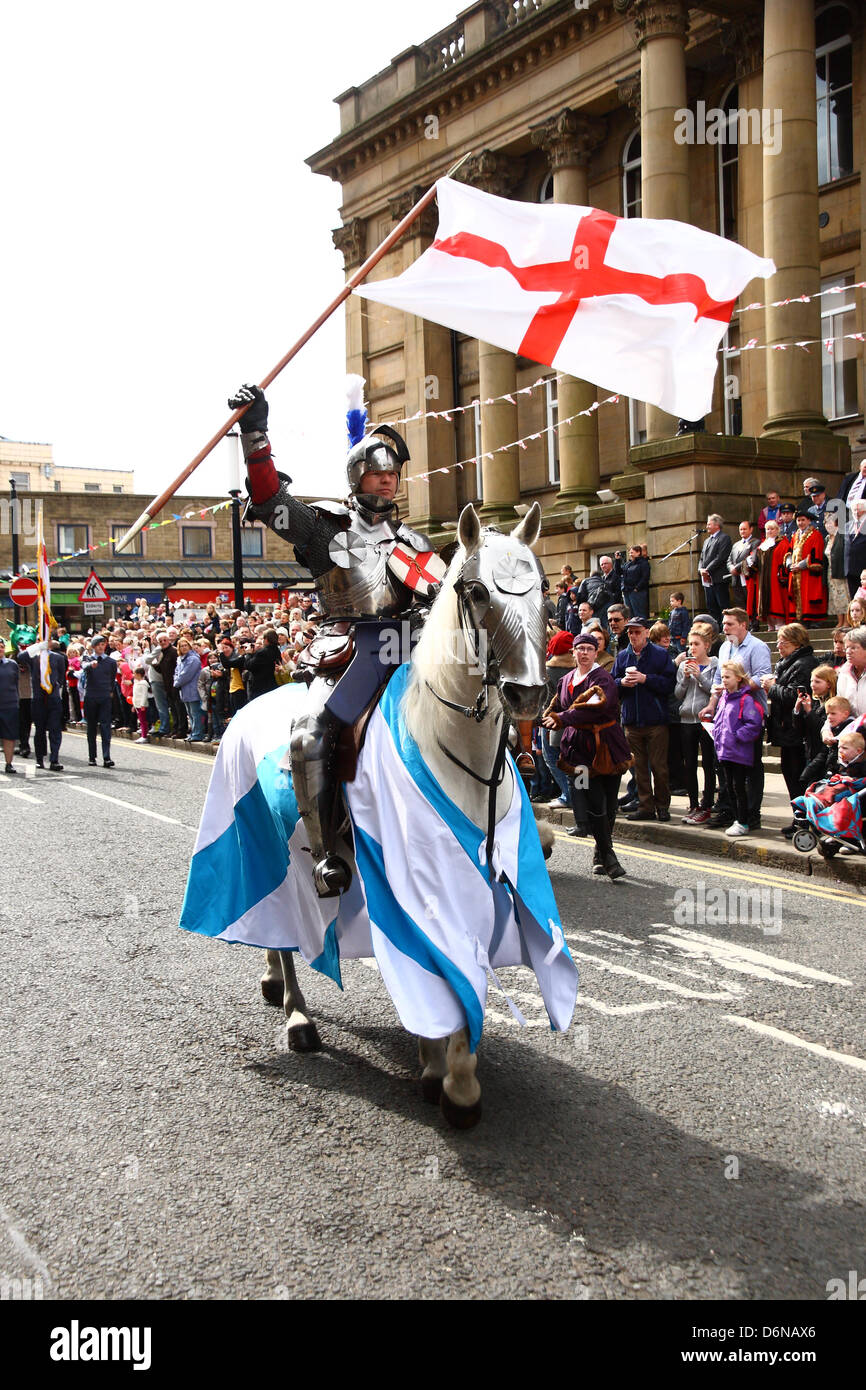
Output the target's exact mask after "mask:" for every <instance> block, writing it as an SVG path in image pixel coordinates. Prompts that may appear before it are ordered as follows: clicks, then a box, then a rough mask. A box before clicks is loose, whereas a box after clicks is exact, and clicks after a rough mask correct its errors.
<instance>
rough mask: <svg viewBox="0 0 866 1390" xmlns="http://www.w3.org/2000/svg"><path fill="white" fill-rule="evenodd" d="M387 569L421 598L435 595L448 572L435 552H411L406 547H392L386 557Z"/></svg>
mask: <svg viewBox="0 0 866 1390" xmlns="http://www.w3.org/2000/svg"><path fill="white" fill-rule="evenodd" d="M388 568H389V569H390V570H391V572H392V573H393V574H395V575H396V576H397V578H398V579H399V580H400V581H401V582H402V583H403V584H405V585H406V586H407V588H409V589H413V590H414V591H415V592H416V593H417V594H419V595H421V596H422V597H423V596H425V595H429V594H432V593H435V592H436V590H437V589H438V587H439V585H440V584H441V583H442V580H443V579H444V578H445V575H446V573H447V571H448V566H447V565H446V564H445V562H444V561H443V560H440V559H439V556H438V555H437V554H436V551H435V550H412V549H411V547H410V546H408V545H395V546H394V549H393V550H392V551H391V554H390V555H389V556H388Z"/></svg>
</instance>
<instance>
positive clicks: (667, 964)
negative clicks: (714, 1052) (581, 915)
mask: <svg viewBox="0 0 866 1390" xmlns="http://www.w3.org/2000/svg"><path fill="white" fill-rule="evenodd" d="M600 936H604V937H610V936H612V933H611V932H580V931H576V932H568V933H567V936H566V940H568V941H583V942H586V944H587V945H589V946H596V947H599V948H601V949H603V948H604V947H606V946H607V942H606V941H599V939H598V938H599V937H600ZM618 940H619V941H620V942H621V941H625V940H627V938H626V937H620V938H618ZM645 944H646V943H645V942H643V941H630V942H629V945H630V946H632V947H636V948H637V949H638V950H640V948H641V947H642V946H644V945H645ZM611 949H612V950H614V951H620V946H619V945H616V946H613V947H612V948H611ZM653 964H654V965H663V966H664V969H665V970H669V971H670V972H671V974H672V975H685V976H686V977H687V978H688V979H692V980H701V981H702V982H703V983H704V984H705V985H715V983H716V982H715V980H714V979H713V978H712V976H711V975H705V974H704V973H703V971H701V970H689V969H688V968H687V967H686V966H683V965H674V964H673V963H672V962H671V961H669V960H662V959H656V960H654V961H653ZM735 992H736V993H737V994H741V993H742V991H741V990H739V989H736V990H735Z"/></svg>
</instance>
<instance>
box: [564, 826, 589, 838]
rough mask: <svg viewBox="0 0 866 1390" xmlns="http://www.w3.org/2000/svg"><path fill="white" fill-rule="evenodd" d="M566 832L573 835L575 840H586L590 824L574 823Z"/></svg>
mask: <svg viewBox="0 0 866 1390" xmlns="http://www.w3.org/2000/svg"><path fill="white" fill-rule="evenodd" d="M565 833H566V835H571V836H572V838H573V839H575V840H585V839H586V837H587V836H588V835H589V826H588V825H573V826H572V827H571V828H570V829H569V830H566V832H565Z"/></svg>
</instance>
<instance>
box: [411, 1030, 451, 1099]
mask: <svg viewBox="0 0 866 1390" xmlns="http://www.w3.org/2000/svg"><path fill="white" fill-rule="evenodd" d="M447 1041H448V1039H447V1038H419V1039H418V1058H419V1060H420V1062H421V1064H422V1066H423V1067H424V1070H423V1071H422V1073H421V1094H422V1096H423V1097H424V1099H425V1100H428V1101H429V1102H430V1104H431V1105H438V1104H439V1098H440V1096H441V1095H442V1078H443V1077H444V1076H445V1074H446V1073H447V1071H448V1062H447V1060H446V1056H445V1047H446V1043H447Z"/></svg>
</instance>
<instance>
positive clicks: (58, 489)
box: [54, 479, 60, 492]
mask: <svg viewBox="0 0 866 1390" xmlns="http://www.w3.org/2000/svg"><path fill="white" fill-rule="evenodd" d="M54 491H55V492H59V491H60V480H59V479H58V480H57V481H56V482H55V484H54Z"/></svg>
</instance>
